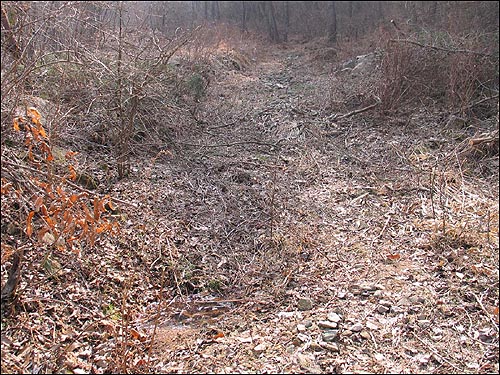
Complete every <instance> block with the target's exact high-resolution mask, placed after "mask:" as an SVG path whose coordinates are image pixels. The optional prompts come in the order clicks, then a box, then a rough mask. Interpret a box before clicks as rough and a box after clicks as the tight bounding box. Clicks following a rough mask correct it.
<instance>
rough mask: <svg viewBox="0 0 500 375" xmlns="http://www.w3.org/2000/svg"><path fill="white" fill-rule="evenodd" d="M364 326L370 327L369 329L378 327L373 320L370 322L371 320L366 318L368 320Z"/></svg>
mask: <svg viewBox="0 0 500 375" xmlns="http://www.w3.org/2000/svg"><path fill="white" fill-rule="evenodd" d="M366 328H369V329H371V330H376V329H379V326H378V325H377V324H376V323H374V322H372V321H370V320H368V321H367V322H366Z"/></svg>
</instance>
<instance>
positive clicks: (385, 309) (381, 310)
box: [377, 305, 390, 314]
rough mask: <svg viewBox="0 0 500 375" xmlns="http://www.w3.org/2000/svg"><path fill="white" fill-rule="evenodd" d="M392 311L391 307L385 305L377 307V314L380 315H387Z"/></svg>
mask: <svg viewBox="0 0 500 375" xmlns="http://www.w3.org/2000/svg"><path fill="white" fill-rule="evenodd" d="M389 310H390V308H389V307H387V306H383V305H378V306H377V312H378V313H380V314H385V313H387V312H388V311H389Z"/></svg>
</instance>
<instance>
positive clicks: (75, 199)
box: [69, 194, 78, 203]
mask: <svg viewBox="0 0 500 375" xmlns="http://www.w3.org/2000/svg"><path fill="white" fill-rule="evenodd" d="M69 200H70V202H71V203H75V202H76V201H77V200H78V195H76V194H72V195H71V197H69Z"/></svg>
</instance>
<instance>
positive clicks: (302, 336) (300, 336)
mask: <svg viewBox="0 0 500 375" xmlns="http://www.w3.org/2000/svg"><path fill="white" fill-rule="evenodd" d="M297 338H298V339H299V340H300V341H301V342H308V341H311V338H310V337H309V336H308V335H306V334H304V333H299V334H298V335H297Z"/></svg>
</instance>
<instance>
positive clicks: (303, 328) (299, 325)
mask: <svg viewBox="0 0 500 375" xmlns="http://www.w3.org/2000/svg"><path fill="white" fill-rule="evenodd" d="M306 329H307V328H306V326H305V325H304V324H297V331H299V332H305V331H306Z"/></svg>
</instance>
